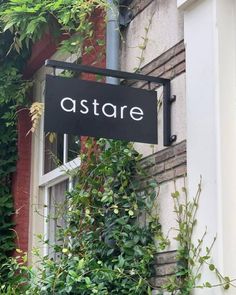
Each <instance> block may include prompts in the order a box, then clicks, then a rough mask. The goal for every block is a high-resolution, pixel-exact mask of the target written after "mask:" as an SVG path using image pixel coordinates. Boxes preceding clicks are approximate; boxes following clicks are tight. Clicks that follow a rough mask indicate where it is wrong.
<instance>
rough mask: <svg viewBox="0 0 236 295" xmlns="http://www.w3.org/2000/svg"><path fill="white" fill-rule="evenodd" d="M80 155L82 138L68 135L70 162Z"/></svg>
mask: <svg viewBox="0 0 236 295" xmlns="http://www.w3.org/2000/svg"><path fill="white" fill-rule="evenodd" d="M79 153H80V137H79V136H76V135H70V134H69V135H68V161H72V160H73V159H75V158H77V157H78V155H79Z"/></svg>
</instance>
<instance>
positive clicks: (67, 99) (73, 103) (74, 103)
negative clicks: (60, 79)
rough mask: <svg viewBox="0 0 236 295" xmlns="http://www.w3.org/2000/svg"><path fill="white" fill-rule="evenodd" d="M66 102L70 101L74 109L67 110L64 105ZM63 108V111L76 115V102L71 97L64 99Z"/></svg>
mask: <svg viewBox="0 0 236 295" xmlns="http://www.w3.org/2000/svg"><path fill="white" fill-rule="evenodd" d="M66 101H70V102H71V103H72V107H71V108H70V109H67V108H65V106H64V103H65V102H66ZM61 108H62V109H63V111H65V112H73V113H75V108H76V101H75V100H74V99H72V98H70V97H65V98H63V99H62V101H61Z"/></svg>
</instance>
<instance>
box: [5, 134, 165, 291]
mask: <svg viewBox="0 0 236 295" xmlns="http://www.w3.org/2000/svg"><path fill="white" fill-rule="evenodd" d="M86 147H87V148H88V149H89V150H90V151H91V150H93V151H96V152H93V153H87V154H84V158H83V165H82V167H81V169H80V170H79V172H78V174H77V175H76V177H77V178H78V179H79V182H78V183H77V184H76V186H75V189H74V190H73V191H72V192H70V193H68V203H67V204H66V207H67V208H68V207H69V210H68V211H67V213H66V214H65V216H66V223H67V228H66V229H58V236H57V238H58V242H57V244H56V245H49V247H51V248H52V249H53V252H54V253H56V257H57V258H56V259H54V260H53V259H51V258H50V255H49V256H44V257H41V256H40V254H39V252H37V251H36V253H35V254H36V255H38V258H39V260H40V267H39V270H38V271H37V274H36V276H37V281H36V280H35V276H34V275H32V274H33V273H32V270H30V271H29V272H28V273H27V278H28V280H31V281H30V284H28V285H27V286H28V290H27V291H26V294H83V295H87V294H99V295H102V294H104V295H105V294H106V295H108V294H109V295H110V294H127V295H128V294H129V295H132V294H135V295H138V294H140V295H141V294H142V295H143V294H151V286H150V284H149V281H148V280H149V278H150V277H151V275H152V273H151V270H152V267H151V266H152V262H153V256H154V254H155V253H156V252H157V251H158V250H159V249H160V248H163V247H164V246H165V239H163V237H162V233H161V227H160V224H159V222H158V217H157V216H156V214H155V215H153V214H152V209H153V206H154V201H155V199H156V183H155V182H153V181H151V182H148V183H147V185H146V186H145V187H143V186H142V185H141V183H142V182H141V181H140V179H142V178H143V177H144V174H143V171H142V168H141V166H140V155H139V154H138V153H137V152H136V151H135V150H134V148H133V146H132V144H130V143H126V142H122V141H112V140H104V139H100V140H98V141H97V143H95V141H94V140H93V139H91V138H90V139H89V140H88V142H87V145H86ZM141 220H143V222H140V221H141ZM156 237H158V241H159V244H156V242H155V241H154V240H155V238H156ZM41 238H42V237H41ZM43 242H44V243H45V242H46V243H49V242H48V241H43ZM158 245H159V246H158ZM21 271H22V269H21ZM23 279H24V278H23ZM10 286H11V288H13V286H14V284H12V283H11V285H10ZM10 286H9V285H8V286H7V285H6V284H5V289H6V290H7V288H10ZM18 286H19V284H18V285H17V286H16V288H17V287H18ZM23 287H24V288H25V284H23ZM17 294H18V293H17Z"/></svg>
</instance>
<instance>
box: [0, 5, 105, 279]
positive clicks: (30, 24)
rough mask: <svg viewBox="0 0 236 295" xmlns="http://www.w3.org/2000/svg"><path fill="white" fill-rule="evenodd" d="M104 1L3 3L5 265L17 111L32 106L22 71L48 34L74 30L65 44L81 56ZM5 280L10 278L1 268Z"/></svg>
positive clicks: (1, 246)
mask: <svg viewBox="0 0 236 295" xmlns="http://www.w3.org/2000/svg"><path fill="white" fill-rule="evenodd" d="M105 2H106V1H103V0H99V1H95V0H92V1H79V0H76V1H72V0H67V1H66V0H57V1H54V0H51V1H49V0H44V1H42V0H36V1H29V0H9V1H8V0H1V1H0V68H1V71H0V105H1V108H0V150H1V152H0V266H1V265H3V264H4V261H5V260H6V258H7V257H8V256H9V255H10V254H11V253H12V250H14V249H15V239H16V237H15V234H14V224H13V222H12V216H13V214H14V209H13V198H12V194H11V188H12V172H14V171H15V168H16V161H17V111H19V108H20V107H22V106H25V105H26V104H27V98H26V96H27V95H26V93H27V91H28V88H29V87H30V85H31V83H27V82H24V81H23V80H22V74H21V73H22V71H23V70H24V68H25V66H26V61H27V59H28V58H29V56H30V54H31V47H32V45H33V44H34V43H35V42H36V41H37V40H39V39H40V38H41V37H42V36H43V35H44V34H45V33H46V32H50V33H51V34H52V36H54V37H55V40H59V39H61V37H60V38H59V36H61V35H63V34H66V35H67V36H68V37H69V36H70V35H71V34H74V33H78V32H79V33H80V34H74V37H73V38H70V39H68V40H67V41H63V42H62V44H61V48H64V50H65V51H67V52H73V53H78V54H81V52H82V48H83V44H84V41H85V40H87V39H88V38H91V37H92V35H93V27H92V22H90V21H85V20H88V17H89V16H90V15H91V14H92V13H93V11H94V10H95V9H98V8H104V7H105ZM58 43H59V41H58ZM0 269H1V270H0V283H1V282H3V281H4V280H5V278H4V274H5V273H6V272H5V271H4V268H2V267H1V268H0Z"/></svg>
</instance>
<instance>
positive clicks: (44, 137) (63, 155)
mask: <svg viewBox="0 0 236 295" xmlns="http://www.w3.org/2000/svg"><path fill="white" fill-rule="evenodd" d="M67 61H70V62H72V61H73V60H72V58H70V59H69V60H67ZM45 72H46V70H45V68H44V67H43V68H41V69H40V70H39V71H38V72H37V74H36V75H35V80H36V86H35V90H34V98H35V100H36V101H41V102H43V101H44V88H45V74H46V73H45ZM57 74H59V71H58V72H57ZM43 127H44V124H43V120H41V123H40V127H39V128H38V130H37V131H36V133H35V134H34V135H33V147H32V148H33V152H32V154H33V159H32V189H31V191H32V192H31V194H32V200H31V203H32V214H31V215H32V219H33V220H32V228H31V229H30V230H31V233H32V236H33V237H32V247H34V246H36V247H40V246H39V245H40V244H39V242H38V238H37V234H42V235H43V237H44V239H46V240H48V241H49V244H56V243H60V241H59V240H58V237H57V236H56V230H57V229H59V228H63V227H65V226H66V224H65V220H64V218H63V216H60V215H61V214H60V212H59V211H62V210H61V209H62V208H63V206H65V203H66V202H65V201H66V199H65V198H66V194H65V193H66V191H68V190H71V189H72V187H73V180H72V177H71V176H70V175H69V174H68V173H66V172H67V171H71V170H74V169H76V168H78V167H79V166H80V158H79V151H80V138H79V136H73V135H67V134H50V135H49V134H45V133H44V128H43ZM67 209H68V208H65V207H64V208H63V210H64V212H65V210H67ZM47 217H49V218H47ZM41 249H42V254H44V255H49V256H50V257H51V258H53V259H56V257H55V254H54V253H53V251H51V248H50V247H48V246H47V245H44V246H43V248H41Z"/></svg>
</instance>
